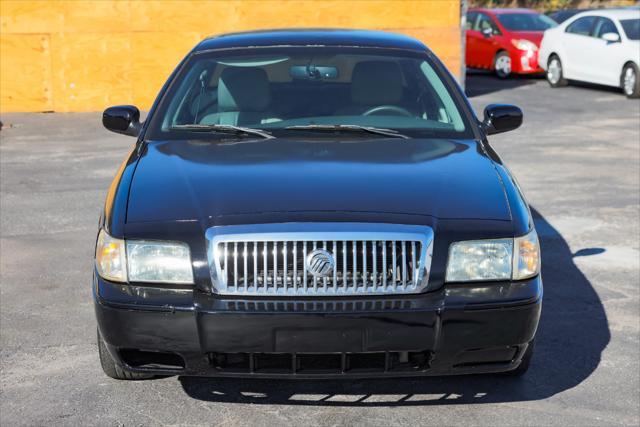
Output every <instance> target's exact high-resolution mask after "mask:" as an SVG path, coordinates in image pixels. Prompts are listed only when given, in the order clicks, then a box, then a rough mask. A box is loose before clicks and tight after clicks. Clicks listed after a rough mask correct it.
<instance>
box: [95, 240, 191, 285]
mask: <svg viewBox="0 0 640 427" xmlns="http://www.w3.org/2000/svg"><path fill="white" fill-rule="evenodd" d="M96 267H97V269H98V273H99V274H100V276H101V277H103V278H105V279H107V280H111V281H115V282H126V281H129V282H148V283H175V284H192V283H193V270H192V268H191V254H190V251H189V246H188V245H187V244H186V243H181V242H160V241H145V240H127V241H126V242H125V241H124V240H120V239H114V238H113V237H111V236H109V235H108V234H107V233H106V232H105V231H104V230H102V231H100V235H99V236H98V245H97V247H96ZM127 273H128V274H127Z"/></svg>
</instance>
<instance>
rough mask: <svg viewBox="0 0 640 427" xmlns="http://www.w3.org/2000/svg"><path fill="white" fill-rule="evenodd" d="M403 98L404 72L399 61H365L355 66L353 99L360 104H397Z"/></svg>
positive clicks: (352, 80)
mask: <svg viewBox="0 0 640 427" xmlns="http://www.w3.org/2000/svg"><path fill="white" fill-rule="evenodd" d="M401 100H402V72H401V71H400V66H399V65H398V63H397V62H391V61H363V62H359V63H357V64H356V66H355V67H353V73H352V75H351V101H352V102H353V103H354V104H360V105H384V104H395V103H397V102H399V101H401Z"/></svg>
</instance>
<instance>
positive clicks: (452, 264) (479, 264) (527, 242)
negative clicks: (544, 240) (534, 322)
mask: <svg viewBox="0 0 640 427" xmlns="http://www.w3.org/2000/svg"><path fill="white" fill-rule="evenodd" d="M539 272H540V247H539V245H538V236H537V234H536V232H535V230H532V231H531V232H530V233H529V234H527V235H525V236H522V237H518V238H515V239H495V240H472V241H466V242H456V243H454V244H452V245H451V248H450V250H449V260H448V263H447V273H446V281H447V282H479V281H488V280H510V279H513V280H522V279H526V278H529V277H533V276H535V275H536V274H538V273H539Z"/></svg>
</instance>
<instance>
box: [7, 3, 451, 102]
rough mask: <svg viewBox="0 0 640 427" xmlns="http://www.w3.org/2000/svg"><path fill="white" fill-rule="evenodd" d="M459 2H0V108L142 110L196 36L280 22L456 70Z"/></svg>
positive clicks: (274, 24)
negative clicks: (389, 41) (391, 46)
mask: <svg viewBox="0 0 640 427" xmlns="http://www.w3.org/2000/svg"><path fill="white" fill-rule="evenodd" d="M459 22H460V2H459V0H422V1H420V0H412V1H410V0H386V1H384V0H371V1H369V0H355V1H354V0H349V1H337V0H323V1H314V0H280V1H273V0H224V1H196V0H183V1H167V0H164V1H134V0H131V1H129V0H83V1H77V0H76V1H32V0H22V1H13V0H0V30H1V33H0V111H2V112H7V111H99V110H102V109H103V108H105V107H106V106H109V105H113V104H135V105H138V106H139V107H140V108H141V109H148V108H149V107H150V106H151V103H152V102H153V99H154V97H155V95H156V93H157V92H158V90H159V89H160V87H161V86H162V84H163V83H164V81H165V80H166V78H167V77H168V75H169V73H170V72H171V71H172V70H173V68H174V67H175V66H176V64H177V63H178V62H179V61H180V60H181V59H182V57H184V55H185V54H186V53H187V52H188V51H189V49H191V48H192V47H193V46H194V45H195V44H196V43H197V42H198V41H200V40H201V39H203V38H204V37H206V36H208V35H211V34H217V33H224V32H230V31H242V30H250V29H256V28H281V27H347V28H374V29H384V30H391V31H396V32H401V33H406V34H408V35H411V36H414V37H417V38H419V39H421V40H422V41H424V42H425V43H426V44H427V45H428V46H429V47H430V48H431V49H433V50H434V51H435V52H436V54H438V55H439V56H440V58H441V59H442V60H443V61H444V62H445V63H446V64H447V66H448V67H449V69H450V70H451V71H452V72H453V74H454V75H458V74H459V71H460V52H461V44H460V29H459Z"/></svg>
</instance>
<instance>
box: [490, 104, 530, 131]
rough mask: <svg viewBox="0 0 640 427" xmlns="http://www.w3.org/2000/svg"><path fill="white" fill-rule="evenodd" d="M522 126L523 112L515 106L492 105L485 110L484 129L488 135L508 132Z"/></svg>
mask: <svg viewBox="0 0 640 427" xmlns="http://www.w3.org/2000/svg"><path fill="white" fill-rule="evenodd" d="M521 124H522V110H521V109H520V108H518V107H516V106H515V105H508V104H491V105H487V106H486V107H485V109H484V120H483V122H482V127H483V128H484V131H485V132H486V133H487V135H493V134H496V133H502V132H508V131H510V130H514V129H517V128H519V127H520V125H521Z"/></svg>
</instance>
